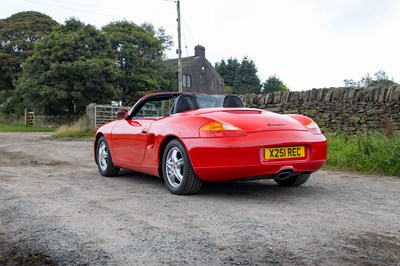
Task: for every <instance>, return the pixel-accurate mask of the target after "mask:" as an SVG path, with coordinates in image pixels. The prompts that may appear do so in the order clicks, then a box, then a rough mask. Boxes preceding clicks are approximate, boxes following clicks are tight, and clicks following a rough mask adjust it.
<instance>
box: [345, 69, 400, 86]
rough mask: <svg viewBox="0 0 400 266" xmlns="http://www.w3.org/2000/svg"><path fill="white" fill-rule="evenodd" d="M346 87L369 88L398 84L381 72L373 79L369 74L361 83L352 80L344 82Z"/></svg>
mask: <svg viewBox="0 0 400 266" xmlns="http://www.w3.org/2000/svg"><path fill="white" fill-rule="evenodd" d="M343 82H344V85H345V87H354V88H369V87H375V86H387V85H392V84H397V83H396V82H394V81H393V79H389V77H388V75H387V74H386V72H385V71H383V70H379V71H378V72H376V73H375V74H374V77H372V76H371V75H370V74H369V73H367V74H366V75H365V76H363V77H362V78H361V79H360V80H359V81H354V80H352V79H345V80H343Z"/></svg>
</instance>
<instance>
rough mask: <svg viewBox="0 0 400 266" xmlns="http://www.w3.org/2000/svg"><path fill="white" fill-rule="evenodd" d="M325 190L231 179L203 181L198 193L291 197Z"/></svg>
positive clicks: (307, 186) (268, 181) (272, 182)
mask: <svg viewBox="0 0 400 266" xmlns="http://www.w3.org/2000/svg"><path fill="white" fill-rule="evenodd" d="M322 193H326V191H325V190H324V189H323V188H322V187H314V186H312V185H308V184H305V185H303V186H300V187H282V186H279V185H277V184H275V183H274V181H273V180H258V181H232V182H222V183H205V184H204V185H203V187H202V190H201V191H200V193H199V194H206V195H213V196H218V195H230V196H238V197H245V196H252V197H253V196H257V197H271V198H275V197H279V198H280V199H282V198H286V197H287V198H292V197H293V196H296V197H298V196H301V195H308V196H309V195H310V194H322Z"/></svg>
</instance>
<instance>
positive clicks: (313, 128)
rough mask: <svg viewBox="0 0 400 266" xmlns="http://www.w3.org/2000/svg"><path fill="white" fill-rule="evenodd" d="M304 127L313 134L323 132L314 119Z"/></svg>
mask: <svg viewBox="0 0 400 266" xmlns="http://www.w3.org/2000/svg"><path fill="white" fill-rule="evenodd" d="M304 127H305V128H307V129H308V131H310V132H311V133H313V134H321V129H320V128H319V126H318V125H317V123H315V122H314V121H311V122H309V123H307V124H305V125H304Z"/></svg>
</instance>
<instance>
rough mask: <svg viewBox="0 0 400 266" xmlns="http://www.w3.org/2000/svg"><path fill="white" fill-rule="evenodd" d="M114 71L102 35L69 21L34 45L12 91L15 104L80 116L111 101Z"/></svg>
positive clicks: (87, 26) (39, 110)
mask: <svg viewBox="0 0 400 266" xmlns="http://www.w3.org/2000/svg"><path fill="white" fill-rule="evenodd" d="M118 76H119V70H118V68H117V67H116V65H115V60H114V55H113V51H112V49H111V45H110V42H109V40H108V38H107V36H106V35H104V34H103V33H102V32H101V31H99V30H97V29H96V28H95V27H94V26H92V25H85V24H84V23H82V22H81V21H79V20H76V19H74V18H71V19H69V20H67V21H66V22H65V25H60V26H57V27H56V28H54V30H53V32H52V33H51V34H49V35H48V36H46V37H44V38H43V40H41V41H40V42H37V43H36V46H35V50H34V53H33V55H32V56H31V57H30V58H29V59H28V60H27V61H26V62H25V64H24V66H23V74H22V76H21V82H20V84H19V85H18V87H17V96H19V98H18V99H20V102H19V103H20V106H22V107H25V106H27V107H30V108H32V109H33V110H36V111H37V112H42V113H45V114H49V115H59V114H71V115H80V114H82V113H84V112H85V109H86V106H87V105H88V104H90V103H92V102H95V103H110V102H111V100H113V99H116V98H115V94H116V88H115V81H116V80H117V79H118Z"/></svg>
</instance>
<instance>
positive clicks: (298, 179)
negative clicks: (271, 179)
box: [275, 174, 311, 187]
mask: <svg viewBox="0 0 400 266" xmlns="http://www.w3.org/2000/svg"><path fill="white" fill-rule="evenodd" d="M310 175H311V174H299V175H294V176H291V177H289V178H286V179H283V180H282V179H276V178H275V182H276V183H278V184H279V185H280V186H283V187H298V186H300V185H303V184H304V183H305V182H307V180H308V179H309V178H310Z"/></svg>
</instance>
